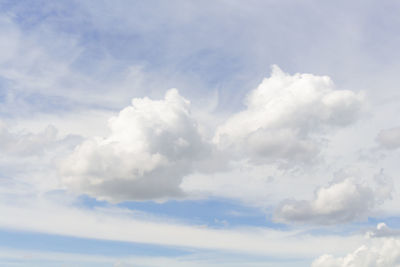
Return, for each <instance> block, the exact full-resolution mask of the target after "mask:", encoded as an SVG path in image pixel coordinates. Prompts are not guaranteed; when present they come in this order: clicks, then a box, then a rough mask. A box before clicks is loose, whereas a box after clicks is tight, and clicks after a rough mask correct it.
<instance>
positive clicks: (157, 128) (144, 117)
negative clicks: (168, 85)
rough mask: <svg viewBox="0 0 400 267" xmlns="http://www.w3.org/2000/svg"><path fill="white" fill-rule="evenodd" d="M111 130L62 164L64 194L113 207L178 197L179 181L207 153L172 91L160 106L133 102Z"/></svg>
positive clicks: (183, 104)
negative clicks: (73, 193) (117, 203)
mask: <svg viewBox="0 0 400 267" xmlns="http://www.w3.org/2000/svg"><path fill="white" fill-rule="evenodd" d="M109 127H110V130H111V133H110V135H109V136H108V137H106V138H101V137H95V138H91V139H88V140H86V141H84V142H83V143H82V144H81V145H79V146H78V147H77V148H76V149H75V151H74V152H73V153H72V154H71V156H70V157H69V158H68V159H67V160H66V161H65V162H64V163H63V166H62V173H63V174H64V176H65V177H64V183H65V185H67V187H68V188H70V189H72V190H75V191H77V192H80V193H87V194H89V195H91V196H94V197H98V198H100V199H107V200H111V201H123V200H143V199H162V198H166V197H179V196H181V195H182V194H183V193H182V191H181V190H180V188H179V185H180V183H181V180H182V176H183V175H185V174H187V173H188V172H189V171H190V170H191V169H192V165H193V161H194V160H196V159H199V158H201V157H202V156H203V155H204V153H205V152H206V150H207V144H206V143H205V142H204V141H203V139H202V137H201V135H200V133H199V131H198V128H197V125H196V122H195V121H194V119H193V118H192V116H191V114H190V103H189V101H187V100H186V99H184V98H183V97H182V96H180V95H179V93H178V91H177V90H176V89H171V90H169V91H168V92H167V93H166V95H165V99H163V100H159V101H156V100H150V99H148V98H142V99H139V98H135V99H133V100H132V105H131V106H129V107H126V108H124V109H123V110H122V111H121V112H120V113H119V114H118V116H116V117H113V118H111V119H110V120H109Z"/></svg>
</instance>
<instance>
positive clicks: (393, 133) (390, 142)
mask: <svg viewBox="0 0 400 267" xmlns="http://www.w3.org/2000/svg"><path fill="white" fill-rule="evenodd" d="M376 141H377V142H378V143H379V145H380V146H381V147H382V148H384V149H396V148H399V147H400V127H395V128H391V129H386V130H382V131H380V133H379V134H378V136H377V137H376Z"/></svg>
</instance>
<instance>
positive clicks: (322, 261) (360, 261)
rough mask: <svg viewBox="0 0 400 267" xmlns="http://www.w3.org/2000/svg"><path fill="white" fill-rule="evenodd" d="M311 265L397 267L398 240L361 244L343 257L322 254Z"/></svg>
mask: <svg viewBox="0 0 400 267" xmlns="http://www.w3.org/2000/svg"><path fill="white" fill-rule="evenodd" d="M311 266H312V267H399V266H400V240H398V239H394V238H385V239H382V240H379V241H377V242H374V243H372V244H371V245H370V246H367V245H363V246H361V247H360V248H358V249H357V250H355V251H354V252H352V253H349V254H348V255H346V256H345V257H338V258H335V257H334V256H332V255H327V254H326V255H322V256H321V257H319V258H318V259H316V260H315V261H314V262H313V263H312V265H311Z"/></svg>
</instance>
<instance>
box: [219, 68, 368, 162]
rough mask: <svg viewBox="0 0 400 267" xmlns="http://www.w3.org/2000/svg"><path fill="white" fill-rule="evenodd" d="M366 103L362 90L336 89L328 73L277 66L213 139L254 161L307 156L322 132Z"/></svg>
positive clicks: (305, 158) (353, 115)
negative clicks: (286, 70) (293, 71)
mask: <svg viewBox="0 0 400 267" xmlns="http://www.w3.org/2000/svg"><path fill="white" fill-rule="evenodd" d="M363 104H364V98H363V94H362V93H354V92H352V91H349V90H335V89H334V85H333V83H332V81H331V79H330V78H329V77H327V76H316V75H313V74H299V73H298V74H294V75H289V74H286V73H284V72H283V71H282V70H280V69H279V68H278V67H277V66H273V71H272V74H271V77H270V78H266V79H264V80H263V82H262V83H261V84H260V85H259V86H258V87H257V88H256V89H255V90H253V91H251V92H250V94H249V95H248V96H247V98H246V102H245V105H246V108H245V109H244V110H243V111H241V112H238V113H236V114H234V115H233V116H231V117H230V118H229V119H228V120H227V121H226V122H225V123H224V124H222V125H221V126H219V127H218V129H217V132H216V134H215V136H214V142H215V143H216V144H217V146H218V147H220V149H227V150H231V151H233V152H235V153H236V154H237V155H239V156H240V157H243V156H244V155H245V156H247V157H249V158H250V159H252V160H254V161H261V162H265V161H273V162H281V163H298V162H305V161H309V160H311V159H313V158H314V157H315V156H316V155H317V154H318V153H319V150H320V147H319V144H320V142H321V137H323V136H324V132H325V131H326V130H327V129H329V128H333V127H343V126H346V125H349V124H351V123H353V122H355V121H356V120H357V118H358V117H359V115H360V113H361V111H362V107H363Z"/></svg>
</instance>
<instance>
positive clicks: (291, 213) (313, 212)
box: [274, 179, 392, 224]
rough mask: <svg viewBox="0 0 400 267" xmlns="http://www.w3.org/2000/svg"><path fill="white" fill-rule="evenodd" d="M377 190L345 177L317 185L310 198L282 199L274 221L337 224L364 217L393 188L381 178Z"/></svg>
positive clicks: (381, 201) (389, 195)
mask: <svg viewBox="0 0 400 267" xmlns="http://www.w3.org/2000/svg"><path fill="white" fill-rule="evenodd" d="M378 182H379V183H380V184H379V185H378V186H377V187H376V189H375V190H374V189H372V188H370V187H368V186H365V185H362V184H358V183H355V182H354V181H352V180H351V179H345V180H343V181H341V182H338V183H333V184H331V185H329V186H327V187H322V188H319V189H318V190H317V191H316V193H315V197H314V199H313V200H311V201H307V200H302V201H298V200H292V199H291V200H285V201H283V202H282V203H281V204H280V205H279V206H278V207H277V208H276V210H275V214H274V217H275V220H277V221H280V222H292V223H296V222H297V223H316V224H336V223H346V222H350V221H355V220H360V219H365V218H366V217H367V216H368V215H369V213H370V212H371V211H372V210H373V209H374V208H375V207H376V206H377V205H379V204H382V203H383V201H385V200H386V199H388V198H390V197H391V192H392V187H391V184H388V183H387V182H385V181H384V180H378Z"/></svg>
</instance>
